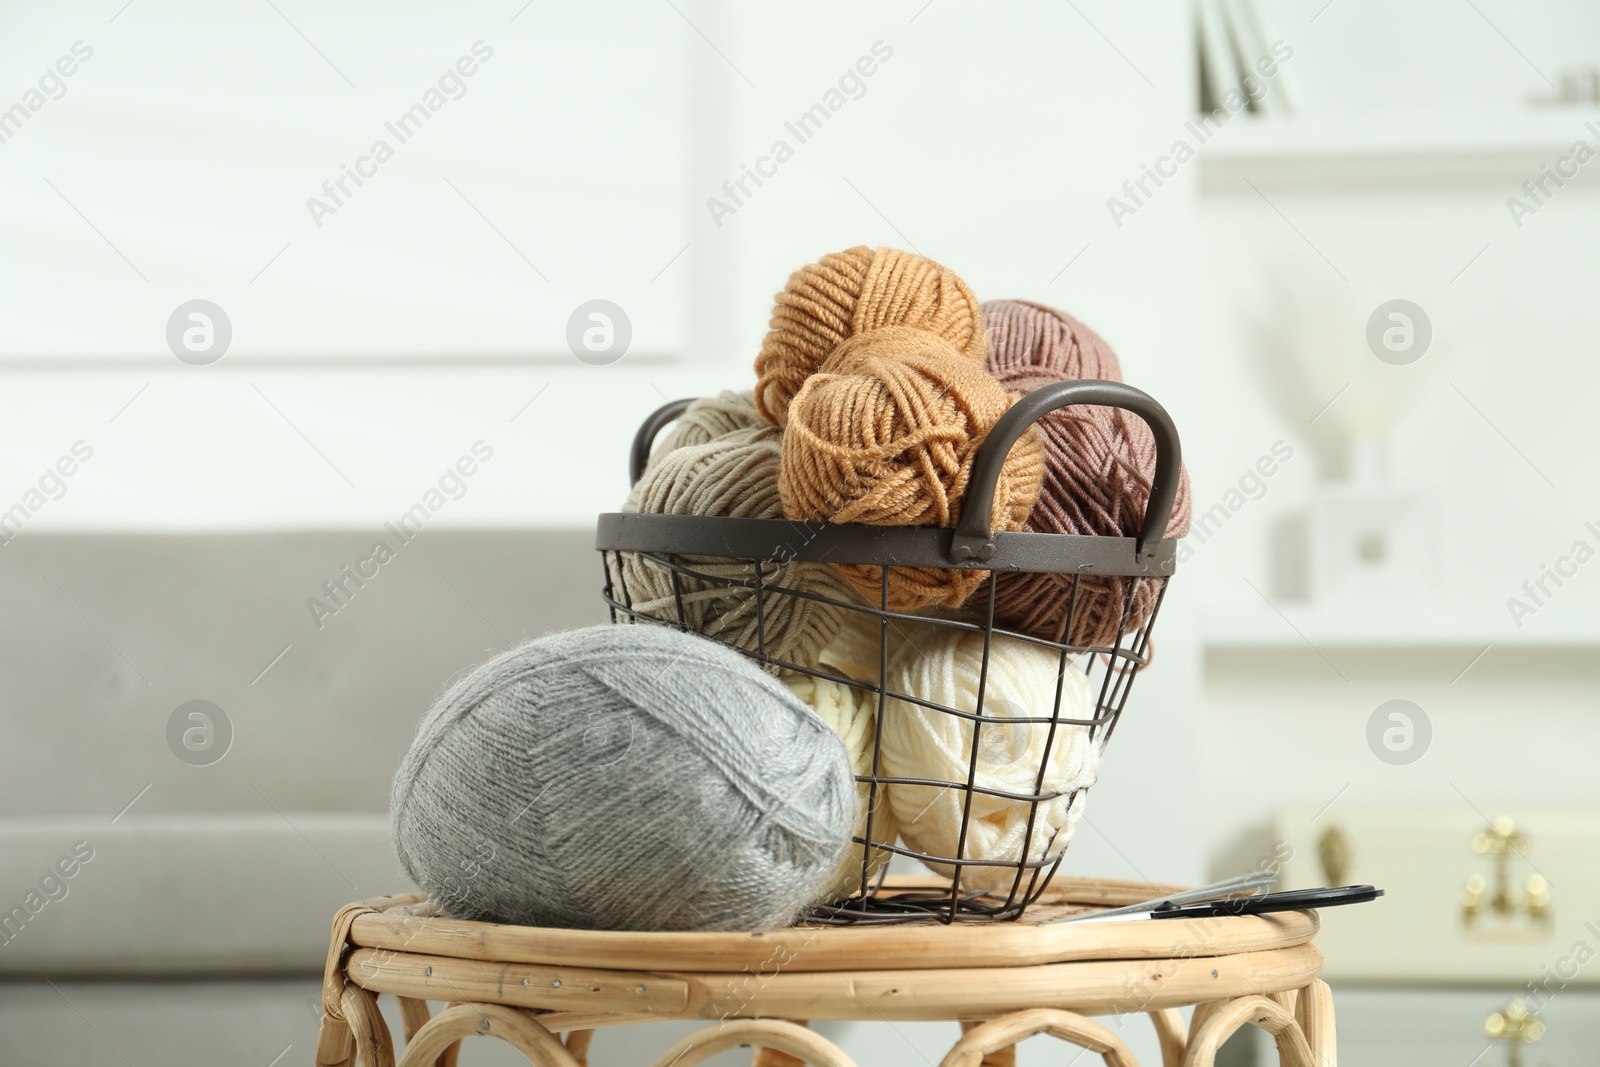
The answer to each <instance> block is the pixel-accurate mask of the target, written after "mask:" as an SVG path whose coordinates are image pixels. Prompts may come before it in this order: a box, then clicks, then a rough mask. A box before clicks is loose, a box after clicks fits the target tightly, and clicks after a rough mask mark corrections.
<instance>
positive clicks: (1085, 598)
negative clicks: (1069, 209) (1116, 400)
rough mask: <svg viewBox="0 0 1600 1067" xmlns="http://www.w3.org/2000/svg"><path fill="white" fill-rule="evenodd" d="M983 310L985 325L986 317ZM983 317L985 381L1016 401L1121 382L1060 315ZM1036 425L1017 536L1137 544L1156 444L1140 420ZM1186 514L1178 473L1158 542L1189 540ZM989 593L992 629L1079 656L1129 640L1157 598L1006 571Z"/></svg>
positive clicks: (1102, 348)
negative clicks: (1036, 445) (1027, 504)
mask: <svg viewBox="0 0 1600 1067" xmlns="http://www.w3.org/2000/svg"><path fill="white" fill-rule="evenodd" d="M991 311H992V314H993V316H994V317H993V318H988V316H989V315H990V314H991ZM984 313H985V316H986V321H989V322H990V323H991V327H992V328H991V332H990V335H989V355H988V360H989V370H990V373H992V374H993V375H994V376H995V377H996V378H998V379H999V380H1000V384H1001V385H1003V386H1005V387H1006V388H1007V389H1009V390H1011V391H1013V392H1015V393H1028V392H1032V391H1033V390H1035V389H1039V388H1042V387H1044V386H1046V385H1049V384H1051V383H1053V382H1059V381H1067V380H1070V379H1073V378H1077V377H1080V376H1081V377H1101V378H1120V376H1121V368H1120V366H1119V365H1118V363H1117V357H1116V355H1115V354H1114V353H1112V351H1111V348H1110V346H1109V345H1107V344H1106V343H1105V341H1104V340H1103V339H1101V338H1100V336H1099V335H1098V334H1096V333H1095V332H1094V331H1093V330H1090V329H1089V328H1088V327H1087V326H1084V325H1083V324H1082V323H1080V322H1078V321H1077V320H1076V319H1073V318H1072V317H1071V316H1069V315H1065V314H1063V313H1061V312H1058V311H1054V310H1052V309H1050V308H1046V307H1044V306H1042V305H1039V304H1026V303H1023V302H1021V301H1015V300H1003V301H994V302H992V303H989V304H985V305H984ZM1035 425H1036V428H1037V429H1038V431H1039V436H1040V439H1041V440H1042V441H1043V443H1044V453H1045V473H1044V486H1043V488H1042V489H1041V491H1040V493H1039V501H1038V503H1036V504H1035V505H1034V506H1033V510H1032V511H1031V512H1029V513H1028V519H1027V522H1026V523H1025V524H1024V526H1023V529H1024V530H1025V531H1027V532H1029V533H1056V534H1098V535H1101V536H1107V537H1133V536H1135V535H1137V534H1138V533H1139V530H1140V527H1141V526H1142V525H1143V523H1144V513H1145V507H1146V505H1147V504H1148V503H1149V502H1150V483H1151V479H1152V478H1153V477H1154V475H1155V466H1156V449H1155V436H1154V435H1153V434H1152V433H1151V432H1150V427H1149V426H1147V425H1146V424H1145V421H1144V420H1143V419H1141V418H1139V416H1137V415H1134V414H1132V413H1131V412H1128V411H1124V410H1122V409H1121V408H1106V407H1090V406H1085V405H1079V404H1074V405H1072V406H1070V407H1066V408H1061V409H1059V410H1057V411H1053V412H1051V413H1050V414H1049V415H1046V416H1045V417H1044V418H1042V419H1040V420H1039V421H1038V423H1036V424H1035ZM1190 510H1191V503H1190V494H1189V473H1188V471H1187V470H1183V471H1180V473H1179V479H1178V493H1177V497H1176V498H1175V499H1174V501H1173V505H1172V516H1171V519H1170V520H1169V521H1168V523H1167V532H1166V536H1167V537H1182V536H1183V535H1184V534H1186V533H1187V532H1188V530H1189V518H1190ZM1075 580H1076V583H1077V585H1076V588H1077V602H1076V605H1075V606H1074V605H1073V602H1072V597H1073V588H1074V581H1075ZM995 585H996V588H995V621H996V622H997V623H999V624H1000V625H1002V626H1005V627H1007V628H1009V629H1013V630H1017V631H1019V632H1022V633H1026V634H1030V635H1032V636H1035V637H1043V638H1046V639H1048V640H1051V641H1062V642H1064V643H1066V644H1071V645H1081V646H1086V647H1087V646H1092V647H1109V646H1110V645H1112V644H1114V643H1115V642H1116V640H1117V634H1118V630H1119V628H1120V630H1121V632H1122V633H1124V634H1131V633H1133V632H1134V631H1135V630H1136V629H1138V627H1139V626H1141V625H1143V624H1144V621H1145V620H1146V619H1148V618H1149V617H1150V614H1151V612H1153V611H1154V610H1155V604H1156V596H1157V594H1158V592H1159V590H1160V585H1159V583H1158V582H1157V580H1156V579H1153V578H1120V577H1115V576H1111V575H1095V576H1087V575H1086V576H1077V577H1076V578H1075V576H1074V575H1071V574H1032V573H1012V572H1006V571H1001V572H1000V573H999V575H998V578H997V580H996V583H995ZM1069 608H1071V609H1072V612H1071V613H1072V626H1071V629H1070V631H1069V630H1068V628H1067V614H1068V609H1069ZM1125 609H1126V612H1127V616H1126V619H1124V617H1123V613H1124V610H1125Z"/></svg>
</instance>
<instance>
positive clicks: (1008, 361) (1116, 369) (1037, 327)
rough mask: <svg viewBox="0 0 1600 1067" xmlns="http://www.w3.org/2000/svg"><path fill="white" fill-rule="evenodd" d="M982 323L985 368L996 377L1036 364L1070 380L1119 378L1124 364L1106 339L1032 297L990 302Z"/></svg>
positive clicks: (1035, 365)
mask: <svg viewBox="0 0 1600 1067" xmlns="http://www.w3.org/2000/svg"><path fill="white" fill-rule="evenodd" d="M983 322H984V326H985V327H986V328H987V329H988V334H989V336H988V340H989V357H988V358H989V371H990V372H991V373H992V374H994V375H996V376H999V375H1003V374H1011V373H1014V372H1016V371H1019V370H1021V369H1022V368H1024V367H1036V368H1039V369H1041V370H1047V371H1059V372H1060V373H1062V374H1064V375H1066V376H1067V377H1068V378H1100V379H1103V380H1105V381H1112V382H1120V381H1122V364H1121V363H1119V362H1117V354H1116V353H1115V352H1113V351H1112V350H1111V346H1110V345H1108V344H1106V341H1105V338H1103V337H1101V336H1100V335H1099V334H1097V333H1095V332H1094V331H1093V330H1091V329H1090V328H1089V327H1088V326H1086V325H1084V324H1083V323H1082V322H1079V321H1078V320H1077V319H1075V318H1073V317H1072V316H1071V315H1068V314H1067V313H1066V312H1064V311H1057V310H1056V309H1055V308H1052V307H1046V306H1045V305H1043V304H1035V303H1033V302H1032V301H1031V300H989V301H985V302H984V304H983Z"/></svg>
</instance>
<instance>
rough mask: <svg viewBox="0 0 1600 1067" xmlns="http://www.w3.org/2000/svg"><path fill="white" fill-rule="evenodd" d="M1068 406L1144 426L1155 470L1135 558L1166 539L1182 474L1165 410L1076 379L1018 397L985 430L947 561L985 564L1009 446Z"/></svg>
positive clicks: (1128, 390)
mask: <svg viewBox="0 0 1600 1067" xmlns="http://www.w3.org/2000/svg"><path fill="white" fill-rule="evenodd" d="M1069 404H1089V405H1094V406H1098V407H1109V408H1122V409H1123V410H1125V411H1131V412H1133V413H1134V414H1135V415H1137V416H1139V417H1140V418H1141V419H1143V420H1144V421H1145V425H1147V426H1149V427H1150V432H1151V433H1152V434H1153V435H1154V436H1155V441H1156V471H1155V476H1154V477H1153V478H1152V479H1151V482H1150V501H1149V503H1147V504H1146V505H1145V509H1144V524H1143V526H1142V527H1141V528H1140V530H1139V548H1138V552H1139V555H1140V556H1145V555H1148V554H1153V553H1154V551H1155V546H1156V544H1157V543H1158V542H1159V541H1160V540H1161V539H1162V537H1164V536H1165V535H1166V532H1167V522H1168V521H1169V520H1170V519H1171V518H1172V504H1173V501H1174V500H1175V499H1176V498H1177V496H1178V479H1179V477H1180V472H1181V471H1182V469H1183V450H1182V446H1181V445H1180V444H1179V443H1178V430H1177V427H1175V426H1173V424H1172V416H1170V415H1168V414H1167V409H1166V408H1164V407H1162V406H1161V405H1160V404H1159V403H1157V402H1156V399H1155V397H1153V396H1151V395H1150V394H1149V393H1146V392H1144V391H1143V390H1140V389H1135V388H1134V387H1133V386H1131V385H1125V384H1123V383H1122V382H1107V381H1100V380H1099V379H1094V378H1082V379H1076V380H1073V381H1067V382H1051V383H1050V384H1049V385H1045V386H1041V387H1039V388H1038V389H1035V390H1033V391H1032V392H1031V393H1026V394H1024V395H1023V396H1021V397H1019V398H1018V400H1017V402H1016V403H1015V404H1012V405H1011V408H1010V410H1008V411H1007V412H1006V413H1005V414H1004V415H1002V416H1000V421H998V422H996V423H995V424H994V429H992V430H990V431H989V437H988V439H987V440H985V441H984V442H983V445H982V446H981V447H980V448H979V449H978V458H977V459H976V460H975V461H974V462H973V464H972V477H971V478H970V479H969V480H968V482H967V493H966V499H965V501H964V502H963V503H962V505H961V518H960V519H959V520H958V521H957V522H956V528H955V534H954V536H952V537H951V539H950V558H951V559H952V560H954V561H956V562H958V563H959V562H963V561H965V560H969V559H977V560H987V559H989V558H990V557H991V556H993V555H994V535H993V533H992V531H991V530H990V529H989V520H990V517H991V513H992V512H993V510H994V490H995V485H996V484H997V483H998V482H999V480H1000V468H1001V466H1002V465H1004V463H1005V461H1006V456H1007V455H1009V454H1010V452H1011V446H1012V445H1014V444H1016V443H1017V439H1018V438H1020V437H1021V436H1022V435H1023V434H1024V433H1026V432H1027V430H1028V427H1029V426H1031V425H1033V424H1034V423H1035V422H1037V421H1038V420H1039V419H1041V418H1043V417H1044V416H1046V415H1048V414H1050V412H1052V411H1055V410H1057V409H1058V408H1064V407H1066V406H1067V405H1069Z"/></svg>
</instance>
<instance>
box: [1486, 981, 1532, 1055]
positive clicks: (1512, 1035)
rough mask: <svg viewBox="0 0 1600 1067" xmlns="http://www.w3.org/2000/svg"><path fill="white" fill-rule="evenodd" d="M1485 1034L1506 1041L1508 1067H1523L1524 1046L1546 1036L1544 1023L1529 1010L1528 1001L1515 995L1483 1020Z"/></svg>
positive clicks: (1496, 1039)
mask: <svg viewBox="0 0 1600 1067" xmlns="http://www.w3.org/2000/svg"><path fill="white" fill-rule="evenodd" d="M1483 1034H1484V1036H1485V1037H1488V1038H1491V1039H1493V1040H1495V1041H1504V1042H1505V1043H1506V1067H1522V1046H1523V1045H1531V1044H1533V1043H1534V1042H1536V1041H1539V1040H1541V1039H1542V1038H1543V1037H1544V1023H1543V1022H1541V1021H1540V1020H1539V1019H1538V1018H1537V1017H1536V1016H1535V1015H1534V1014H1533V1012H1531V1011H1529V1010H1528V1002H1527V1001H1525V1000H1523V999H1521V998H1520V997H1513V998H1512V999H1511V1000H1509V1001H1507V1002H1506V1006H1505V1007H1504V1008H1501V1009H1500V1010H1499V1011H1497V1012H1494V1013H1492V1014H1491V1015H1490V1016H1489V1017H1488V1018H1487V1019H1485V1020H1483Z"/></svg>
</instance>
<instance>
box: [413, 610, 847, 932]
mask: <svg viewBox="0 0 1600 1067" xmlns="http://www.w3.org/2000/svg"><path fill="white" fill-rule="evenodd" d="M857 806H858V801H857V798H856V783H855V780H854V778H853V775H852V770H851V766H850V758H849V756H848V755H847V753H846V751H845V746H844V742H842V741H841V740H840V739H839V736H838V734H836V733H835V732H834V731H833V730H832V729H831V728H829V726H828V724H827V723H825V722H824V721H823V720H822V719H821V718H819V717H818V716H817V715H816V714H815V713H814V712H812V711H811V710H810V709H808V708H807V707H806V706H805V705H804V704H803V703H801V702H800V700H799V699H798V698H797V697H795V696H794V694H792V693H790V692H789V690H788V689H787V688H785V686H784V684H783V683H782V682H780V681H779V680H778V679H776V678H773V677H770V676H768V675H767V674H765V673H763V672H762V671H761V670H759V669H757V668H756V667H755V666H753V665H752V664H751V663H750V662H748V661H747V660H746V659H745V658H744V657H743V656H741V655H740V654H739V653H737V652H735V651H733V650H732V649H730V648H726V647H724V646H722V645H719V644H717V643H715V642H713V641H709V640H707V639H705V638H703V637H699V636H696V635H692V634H686V633H682V632H680V631H677V630H673V629H669V628H666V627H658V626H651V625H645V624H641V625H616V624H607V625H601V626H593V627H589V628H588V629H583V630H570V631H566V632H563V633H556V634H550V635H548V636H546V637H542V638H539V639H538V640H535V641H529V642H527V643H525V644H523V645H520V646H519V647H517V648H514V649H512V650H511V651H509V652H503V653H501V654H499V655H497V656H495V657H494V658H493V659H491V660H489V661H488V662H486V663H484V664H481V665H480V666H477V667H475V668H473V669H472V670H470V671H468V672H467V673H466V674H465V675H464V676H462V677H461V678H460V679H459V680H458V681H456V682H455V683H454V684H453V685H451V686H450V688H449V689H448V690H447V691H446V692H445V693H444V695H443V696H441V697H440V698H439V699H438V701H437V702H435V704H434V706H433V707H432V708H431V709H430V710H429V711H428V713H427V715H426V716H424V718H423V720H422V724H421V726H420V727H419V729H418V731H417V737H416V740H415V741H414V742H413V743H412V746H411V750H410V751H409V752H408V753H407V754H406V757H405V759H404V761H403V762H402V763H401V765H400V771H399V773H398V774H397V775H396V776H395V782H394V790H393V794H392V796H391V799H390V808H391V815H392V819H393V828H394V841H395V849H396V851H397V852H398V853H399V856H400V862H401V863H402V865H403V866H404V867H405V870H406V873H407V874H409V875H410V876H411V878H412V879H413V880H414V881H415V882H416V884H417V885H418V886H419V887H421V888H422V889H423V890H424V891H425V892H427V894H428V896H429V899H430V902H431V903H432V904H433V905H434V906H435V907H437V908H438V910H439V911H440V913H441V914H444V915H446V916H450V917H453V918H461V919H475V920H482V921H487V922H500V923H516V924H521V925H529V926H555V927H567V928H576V929H594V930H739V931H743V930H751V931H756V930H770V929H775V928H778V927H781V926H784V925H786V924H788V923H790V922H792V921H794V919H795V918H796V917H797V916H798V915H799V914H800V913H801V911H802V910H803V909H804V907H805V906H806V905H807V904H808V903H809V902H811V901H813V900H815V899H817V897H818V894H819V893H820V892H821V891H822V890H823V889H824V887H825V886H826V885H827V883H828V880H829V878H830V877H831V876H832V875H833V873H834V870H835V869H836V868H837V866H838V864H839V862H840V859H841V857H842V856H843V855H844V852H845V849H846V848H847V846H848V845H849V844H850V833H851V829H852V825H853V823H854V822H855V819H856V814H857Z"/></svg>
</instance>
